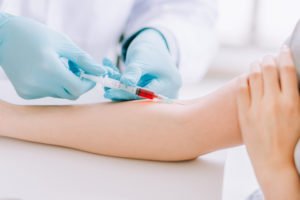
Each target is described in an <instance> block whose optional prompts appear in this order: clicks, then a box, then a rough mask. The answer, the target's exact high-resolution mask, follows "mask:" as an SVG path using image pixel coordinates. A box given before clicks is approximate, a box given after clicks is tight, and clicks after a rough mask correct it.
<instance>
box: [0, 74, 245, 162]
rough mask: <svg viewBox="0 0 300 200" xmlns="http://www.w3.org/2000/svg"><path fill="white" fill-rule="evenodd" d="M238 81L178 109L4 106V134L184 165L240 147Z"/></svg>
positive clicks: (0, 132)
mask: <svg viewBox="0 0 300 200" xmlns="http://www.w3.org/2000/svg"><path fill="white" fill-rule="evenodd" d="M237 89H238V79H235V80H233V81H231V82H229V83H228V84H226V85H225V86H224V87H222V88H220V89H219V90H217V91H215V92H213V93H211V94H210V95H207V96H205V97H203V98H199V99H196V100H191V101H184V102H182V103H183V104H184V105H180V104H163V103H153V102H149V101H133V102H124V103H101V104H95V105H83V106H47V107H45V106H17V105H11V104H8V103H5V102H1V103H0V110H1V121H2V126H1V127H0V135H2V136H6V137H10V138H16V139H21V140H26V141H32V142H38V143H45V144H51V145H59V146H64V147H69V148H74V149H79V150H83V151H87V152H92V153H96V154H102V155H108V156H117V157H126V158H134V159H147V160H160V161H182V160H190V159H194V158H196V157H198V156H199V155H202V154H205V153H208V152H211V151H215V150H217V149H221V148H226V147H231V146H235V145H240V144H242V139H241V134H240V129H239V125H238V118H237V111H236V101H235V96H236V92H237Z"/></svg>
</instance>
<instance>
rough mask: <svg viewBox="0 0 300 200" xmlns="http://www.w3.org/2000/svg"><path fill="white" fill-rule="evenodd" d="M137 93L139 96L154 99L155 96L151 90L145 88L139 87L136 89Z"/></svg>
mask: <svg viewBox="0 0 300 200" xmlns="http://www.w3.org/2000/svg"><path fill="white" fill-rule="evenodd" d="M137 95H138V96H139V97H142V98H145V99H154V98H156V97H157V96H156V95H155V94H154V92H151V91H149V90H145V89H141V88H139V89H138V90H137Z"/></svg>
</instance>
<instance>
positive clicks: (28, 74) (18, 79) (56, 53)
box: [0, 13, 105, 99]
mask: <svg viewBox="0 0 300 200" xmlns="http://www.w3.org/2000/svg"><path fill="white" fill-rule="evenodd" d="M0 42H1V43H0V65H1V66H2V68H3V69H4V71H5V73H6V74H7V76H8V78H9V79H10V81H11V82H12V84H13V85H14V87H15V89H16V91H17V93H18V94H19V95H20V96H21V97H23V98H25V99H35V98H41V97H47V96H50V97H56V98H64V99H77V98H78V97H79V96H80V95H82V94H83V93H85V92H87V91H88V90H90V89H91V88H93V87H94V86H95V83H94V82H92V81H90V80H86V79H80V78H79V77H78V76H76V74H74V73H73V72H72V71H80V70H81V71H84V72H85V73H88V74H93V75H102V74H104V73H105V70H104V68H103V67H102V66H100V65H99V64H97V63H96V62H95V61H94V60H93V59H92V58H91V57H90V56H89V55H88V54H87V53H85V52H84V51H82V50H81V49H80V48H79V47H78V46H76V45H75V44H74V43H73V42H72V41H71V40H70V39H69V38H68V37H67V36H65V35H62V34H60V33H57V32H55V31H54V30H51V29H49V28H47V27H46V26H45V25H43V24H40V23H38V22H36V21H33V20H30V19H27V18H24V17H17V16H12V15H8V14H4V13H0ZM62 58H64V59H66V60H68V61H69V64H70V66H69V65H68V64H64V63H63V62H62ZM69 67H70V68H72V69H71V70H70V69H69Z"/></svg>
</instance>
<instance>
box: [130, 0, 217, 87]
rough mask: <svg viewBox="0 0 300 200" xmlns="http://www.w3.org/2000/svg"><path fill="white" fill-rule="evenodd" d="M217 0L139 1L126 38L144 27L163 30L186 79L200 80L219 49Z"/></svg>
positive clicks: (136, 2) (134, 8)
mask: <svg viewBox="0 0 300 200" xmlns="http://www.w3.org/2000/svg"><path fill="white" fill-rule="evenodd" d="M216 17H217V0H136V1H135V4H134V6H133V8H132V10H131V15H130V17H129V20H128V24H127V26H126V30H125V38H128V37H130V35H132V34H134V33H135V32H137V31H139V30H141V29H142V28H145V27H153V28H156V29H158V30H159V31H161V32H162V33H163V34H164V36H165V38H166V40H167V42H168V45H169V48H170V52H171V54H172V56H173V57H174V59H176V61H177V63H178V66H179V69H180V71H181V74H182V76H183V79H184V80H189V81H198V80H200V78H201V77H202V76H203V75H204V74H205V72H206V71H207V68H208V66H209V65H210V62H211V61H212V59H213V57H214V54H215V53H216V50H217V40H216V33H215V22H216Z"/></svg>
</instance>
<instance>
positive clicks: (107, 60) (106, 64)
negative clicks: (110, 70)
mask: <svg viewBox="0 0 300 200" xmlns="http://www.w3.org/2000/svg"><path fill="white" fill-rule="evenodd" d="M102 64H103V65H104V66H107V67H113V66H114V64H113V63H112V61H111V60H110V59H108V58H103V60H102Z"/></svg>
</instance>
